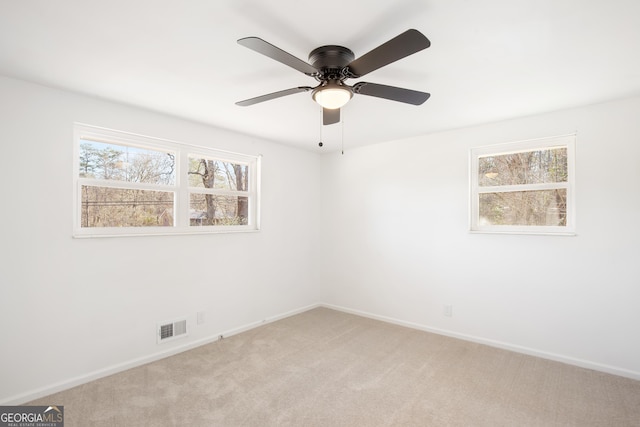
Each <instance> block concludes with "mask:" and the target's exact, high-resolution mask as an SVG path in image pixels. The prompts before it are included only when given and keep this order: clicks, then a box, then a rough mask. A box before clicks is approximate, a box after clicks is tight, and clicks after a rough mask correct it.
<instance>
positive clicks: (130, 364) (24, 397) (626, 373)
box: [0, 303, 640, 405]
mask: <svg viewBox="0 0 640 427" xmlns="http://www.w3.org/2000/svg"><path fill="white" fill-rule="evenodd" d="M317 307H325V308H329V309H332V310H337V311H342V312H344V313H349V314H354V315H357V316H362V317H367V318H370V319H374V320H380V321H383V322H387V323H392V324H395V325H399V326H404V327H408V328H412V329H417V330H421V331H425V332H431V333H435V334H439V335H445V336H448V337H452V338H458V339H461V340H465V341H471V342H476V343H479V344H485V345H488V346H491V347H497V348H502V349H504V350H509V351H514V352H517V353H522V354H527V355H530V356H535V357H540V358H543V359H549V360H554V361H557V362H562V363H566V364H569V365H574V366H579V367H581V368H586V369H592V370H595V371H600V372H606V373H608V374H613V375H618V376H621V377H626V378H631V379H634V380H640V372H637V371H631V370H628V369H624V368H618V367H616V366H610V365H605V364H601V363H596V362H591V361H588V360H583V359H577V358H573V357H569V356H564V355H561V354H555V353H549V352H545V351H540V350H536V349H533V348H528V347H522V346H519V345H514V344H509V343H505V342H501V341H496V340H491V339H486V338H482V337H476V336H472V335H466V334H460V333H457V332H453V331H449V330H445V329H440V328H433V327H429V326H425V325H421V324H418V323H413V322H407V321H404V320H400V319H395V318H391V317H387V316H380V315H377V314H373V313H369V312H365V311H361V310H355V309H351V308H347V307H341V306H337V305H333V304H324V303H317V304H311V305H308V306H306V307H301V308H298V309H295V310H290V311H287V312H285V313H281V314H278V315H275V316H272V317H268V318H265V319H262V320H260V321H256V322H252V323H249V324H246V325H243V326H239V327H237V328H233V329H230V330H227V331H222V332H219V333H215V334H212V335H209V336H207V337H205V338H201V339H198V340H195V341H190V342H187V343H185V344H183V345H181V346H178V347H172V348H171V349H168V350H164V351H159V352H156V353H153V354H150V355H148V356H143V357H139V358H136V359H133V360H129V361H126V362H123V363H118V364H115V365H112V366H109V367H106V368H103V369H99V370H97V371H93V372H90V373H87V374H84V375H79V376H77V377H74V378H71V379H68V380H65V381H61V382H58V383H55V384H49V385H47V386H44V387H41V388H38V389H35V390H30V391H28V392H26V393H21V394H19V395H15V396H12V397H10V398H8V399H5V400H3V401H0V405H21V404H24V403H26V402H29V401H32V400H35V399H38V398H41V397H44V396H48V395H50V394H53V393H57V392H60V391H63V390H67V389H70V388H72V387H76V386H79V385H82V384H85V383H88V382H90V381H94V380H97V379H100V378H103V377H106V376H109V375H113V374H116V373H118V372H122V371H126V370H127V369H131V368H135V367H137V366H141V365H145V364H147V363H151V362H155V361H156V360H160V359H164V358H166V357H169V356H173V355H175V354H178V353H182V352H185V351H188V350H191V349H194V348H196V347H199V346H201V345H205V344H209V343H211V342H214V341H217V340H218V339H219V337H220V335H222V336H223V337H230V336H233V335H236V334H239V333H242V332H245V331H248V330H251V329H254V328H257V327H259V326H262V325H265V324H267V323H271V322H275V321H277V320H280V319H285V318H287V317H291V316H294V315H296V314H300V313H303V312H305V311H308V310H312V309H314V308H317Z"/></svg>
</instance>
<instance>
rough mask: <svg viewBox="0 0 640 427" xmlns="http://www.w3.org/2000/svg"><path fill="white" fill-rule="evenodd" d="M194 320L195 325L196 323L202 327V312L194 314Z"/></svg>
mask: <svg viewBox="0 0 640 427" xmlns="http://www.w3.org/2000/svg"><path fill="white" fill-rule="evenodd" d="M196 318H197V319H196V323H197V324H198V325H202V324H203V323H204V311H199V312H198V313H197V314H196Z"/></svg>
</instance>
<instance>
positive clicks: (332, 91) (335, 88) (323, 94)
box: [313, 83, 353, 110]
mask: <svg viewBox="0 0 640 427" xmlns="http://www.w3.org/2000/svg"><path fill="white" fill-rule="evenodd" d="M352 96H353V92H352V91H351V89H350V88H349V87H348V86H344V85H340V84H337V83H328V84H326V85H324V86H321V87H319V88H317V89H316V90H315V91H313V100H314V101H316V102H317V103H318V104H320V105H321V106H322V108H327V109H329V110H334V109H336V108H341V107H343V106H344V105H345V104H346V103H347V102H349V100H350V99H351V97H352Z"/></svg>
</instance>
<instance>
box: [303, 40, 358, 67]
mask: <svg viewBox="0 0 640 427" xmlns="http://www.w3.org/2000/svg"><path fill="white" fill-rule="evenodd" d="M354 59H355V55H354V54H353V52H351V49H348V48H346V47H344V46H336V45H327V46H320V47H319V48H316V49H314V50H312V51H311V53H310V54H309V63H310V64H311V65H313V66H314V67H315V68H317V69H318V70H321V71H325V70H333V69H336V70H341V69H343V68H344V67H346V66H347V65H349V64H350V63H351V61H353V60H354Z"/></svg>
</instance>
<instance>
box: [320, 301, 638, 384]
mask: <svg viewBox="0 0 640 427" xmlns="http://www.w3.org/2000/svg"><path fill="white" fill-rule="evenodd" d="M319 306H320V307H325V308H330V309H332V310H338V311H342V312H344V313H349V314H355V315H357V316H362V317H368V318H370V319H374V320H380V321H383V322H387V323H392V324H394V325H399V326H405V327H407V328H412V329H418V330H421V331H425V332H432V333H434V334H438V335H445V336H448V337H452V338H458V339H461V340H464V341H471V342H475V343H478V344H485V345H488V346H491V347H497V348H501V349H504V350H509V351H514V352H516V353H522V354H527V355H529V356H535V357H540V358H541V359H548V360H554V361H556V362H561V363H566V364H568V365H573V366H579V367H581V368H586V369H591V370H594V371H600V372H606V373H608V374H612V375H618V376H621V377H626V378H631V379H634V380H640V372H637V371H632V370H629V369H624V368H619V367H617V366H611V365H605V364H602V363H597V362H592V361H589V360H584V359H577V358H575V357H570V356H564V355H562V354H556V353H550V352H546V351H541V350H536V349H534V348H529V347H523V346H519V345H515V344H509V343H506V342H502V341H496V340H492V339H487V338H482V337H476V336H473V335H466V334H460V333H458V332H453V331H448V330H445V329H440V328H433V327H429V326H425V325H421V324H418V323H413V322H407V321H404V320H399V319H394V318H392V317H386V316H379V315H377V314H373V313H368V312H365V311H361V310H354V309H351V308H347V307H341V306H337V305H333V304H319Z"/></svg>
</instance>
